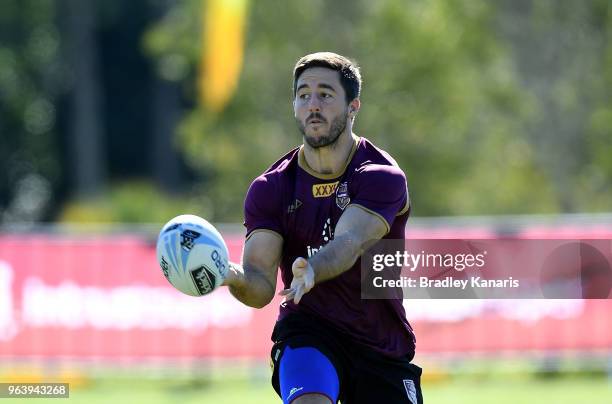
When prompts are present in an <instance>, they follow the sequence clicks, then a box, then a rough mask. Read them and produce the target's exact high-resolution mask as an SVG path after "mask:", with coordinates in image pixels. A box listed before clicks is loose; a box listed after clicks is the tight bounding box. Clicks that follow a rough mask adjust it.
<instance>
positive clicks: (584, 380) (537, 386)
mask: <svg viewBox="0 0 612 404" xmlns="http://www.w3.org/2000/svg"><path fill="white" fill-rule="evenodd" d="M240 373H243V372H240ZM264 376H265V375H264V374H263V373H261V372H260V373H257V374H256V375H251V376H245V375H244V374H240V375H239V376H235V375H234V376H232V375H225V376H222V375H214V376H212V377H208V378H206V377H204V378H202V379H197V378H193V377H189V378H176V379H173V380H166V379H164V378H160V377H142V376H138V377H130V376H126V375H120V376H119V377H112V376H110V375H107V376H104V377H97V378H93V379H89V380H88V381H87V382H86V383H84V384H81V385H80V386H73V387H71V393H70V398H69V399H67V400H66V401H64V400H65V399H37V400H36V402H37V403H44V402H52V403H58V402H70V403H83V404H85V403H87V404H97V403H100V404H101V403H105V404H106V403H112V404H121V403H143V404H162V403H181V404H190V403H193V404H195V403H222V404H234V403H235V404H238V403H241V404H242V403H252V404H264V403H279V402H280V401H279V400H278V398H277V397H276V395H275V393H274V392H273V390H272V387H271V386H270V385H269V384H268V382H267V380H265V379H264ZM423 388H424V397H425V402H426V403H428V404H441V403H453V404H460V403H466V404H467V403H470V404H480V403H482V404H485V403H486V404H491V403H494V404H506V403H507V404H516V403H538V404H542V403H551V404H564V403H567V404H576V403H589V404H610V403H612V381H610V380H608V379H607V378H606V377H605V375H590V376H587V375H579V376H576V375H574V376H569V375H565V376H557V377H554V378H549V379H542V378H539V377H535V376H533V375H528V374H522V375H520V374H519V375H505V376H504V375H503V374H496V375H480V376H474V375H471V376H467V375H466V376H454V377H451V378H449V379H447V380H444V381H437V382H431V381H430V382H426V383H425V384H424V386H423ZM24 401H28V400H24V399H3V400H2V403H12V402H15V403H23V402H24ZM373 404H379V403H373Z"/></svg>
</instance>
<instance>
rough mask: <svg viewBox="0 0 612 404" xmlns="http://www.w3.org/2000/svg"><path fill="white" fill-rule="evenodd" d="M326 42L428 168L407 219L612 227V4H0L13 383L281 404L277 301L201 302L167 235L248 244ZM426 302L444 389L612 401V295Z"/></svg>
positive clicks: (432, 369)
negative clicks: (187, 216)
mask: <svg viewBox="0 0 612 404" xmlns="http://www.w3.org/2000/svg"><path fill="white" fill-rule="evenodd" d="M320 50H330V51H334V52H337V53H340V54H343V55H346V56H349V57H351V58H353V59H355V60H356V61H357V62H358V63H359V65H360V66H361V69H362V75H363V78H364V84H363V94H362V109H361V112H360V114H359V116H358V118H357V121H356V127H355V132H356V133H357V134H359V135H361V136H366V137H368V138H369V139H371V140H373V141H374V142H375V143H377V144H378V145H379V146H381V147H383V148H385V149H386V150H388V151H389V152H390V153H391V154H392V155H393V156H394V157H395V158H396V160H397V161H398V163H399V164H400V166H401V167H402V168H403V169H404V171H405V172H406V174H407V177H408V182H409V186H410V191H411V198H412V202H413V218H412V219H411V220H410V221H409V225H408V227H407V234H408V236H409V237H415V238H416V237H421V238H434V237H442V238H443V237H447V238H468V237H472V238H476V237H485V238H495V237H515V238H568V239H580V238H600V239H612V91H611V89H612V4H611V3H610V2H609V1H608V0H584V1H580V0H567V1H561V2H559V1H552V0H541V1H535V0H495V1H485V0H470V1H453V0H429V1H425V0H379V1H366V0H352V1H348V0H338V1H322V0H312V1H309V2H307V3H304V2H297V1H278V0H276V1H273V0H259V1H250V0H174V1H170V0H132V1H129V2H127V1H120V0H105V1H95V0H2V1H1V2H0V290H1V291H2V293H1V294H0V357H2V363H3V365H2V366H1V367H0V379H2V380H7V381H24V380H25V381H50V380H68V381H70V382H71V385H72V387H73V390H72V392H71V400H72V401H75V402H77V401H79V402H80V401H82V402H107V401H108V400H109V399H116V400H120V401H130V402H148V403H157V402H168V401H172V400H176V399H177V397H179V398H180V399H182V400H183V401H185V402H196V401H197V402H211V403H212V402H224V403H238V402H253V403H263V402H275V396H274V393H273V391H272V388H271V387H270V386H269V383H268V378H269V370H268V368H267V363H268V359H267V355H268V352H269V348H270V342H269V333H270V331H271V327H272V324H273V322H274V318H275V315H276V306H277V303H278V302H275V304H272V305H270V306H268V307H267V308H266V309H264V310H260V311H255V310H251V309H248V308H246V307H244V306H241V305H240V304H238V303H236V302H235V301H234V300H233V299H232V298H231V296H229V295H228V294H227V293H226V291H225V290H219V291H217V292H215V294H213V295H210V296H207V297H204V298H201V299H193V298H188V297H186V296H181V295H179V294H178V292H175V291H174V290H172V289H171V288H170V287H169V286H168V285H167V284H166V281H165V280H164V279H163V276H162V275H161V271H160V270H159V269H158V268H157V263H156V262H155V257H154V242H155V238H156V236H157V231H158V230H159V228H160V226H161V224H163V223H164V222H166V221H167V220H169V219H170V218H171V217H174V216H176V215H178V214H181V213H187V212H189V213H194V214H197V215H200V216H202V217H204V218H206V219H208V220H210V221H211V222H213V223H215V224H217V225H218V226H219V228H220V229H221V230H222V233H223V234H224V236H225V237H226V239H227V240H228V244H229V246H230V250H231V255H232V258H233V259H234V260H239V258H240V251H241V246H242V237H243V233H244V231H243V229H242V227H241V223H242V218H243V216H242V204H243V201H244V195H245V192H246V189H247V187H248V185H249V184H250V182H251V181H252V179H253V178H255V177H256V176H257V175H258V174H259V173H261V172H262V171H263V170H265V169H266V168H267V167H268V166H269V165H270V164H271V163H272V162H274V161H275V160H276V159H277V158H278V157H279V156H281V155H282V154H284V153H285V152H286V151H287V150H289V149H290V148H292V147H295V146H297V145H298V144H300V143H301V137H300V135H299V132H298V130H297V128H296V125H295V123H294V120H293V115H292V113H293V112H292V106H291V99H292V94H291V80H292V76H291V72H292V67H293V65H294V63H295V61H296V60H297V59H298V58H299V57H301V56H303V55H304V54H307V53H311V52H315V51H320ZM607 253H608V255H609V254H610V251H608V252H607ZM406 308H407V311H408V317H409V319H410V320H411V322H412V323H413V325H414V327H415V329H416V333H417V337H418V346H417V349H418V352H419V353H418V354H417V358H416V360H415V361H416V362H417V363H419V364H421V365H422V366H423V367H425V369H426V373H425V375H424V389H425V398H426V399H427V401H428V402H430V403H432V402H433V403H446V402H455V403H457V402H470V403H473V402H483V403H487V402H491V401H492V400H496V402H499V403H502V402H525V403H528V402H529V403H530V402H550V403H564V402H567V403H569V402H572V403H574V402H576V401H579V402H590V403H604V402H605V403H608V402H612V304H610V301H608V300H598V301H594V300H589V301H580V300H573V301H572V300H569V301H564V300H550V301H544V300H541V301H460V302H456V301H453V302H451V301H443V300H440V301H424V300H421V301H407V302H406ZM478 400H481V401H478ZM504 400H508V401H504Z"/></svg>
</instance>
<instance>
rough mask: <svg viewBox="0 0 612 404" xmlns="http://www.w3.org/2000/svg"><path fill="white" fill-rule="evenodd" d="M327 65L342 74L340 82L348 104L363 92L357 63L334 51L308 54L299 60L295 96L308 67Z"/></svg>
mask: <svg viewBox="0 0 612 404" xmlns="http://www.w3.org/2000/svg"><path fill="white" fill-rule="evenodd" d="M311 67H326V68H328V69H332V70H335V71H337V72H338V73H339V74H340V84H342V88H344V93H345V94H346V102H347V104H348V103H349V102H351V101H353V100H354V99H355V98H358V97H359V95H360V94H361V73H360V72H359V66H357V63H355V62H353V61H351V60H349V59H347V58H345V57H344V56H341V55H338V54H336V53H332V52H317V53H311V54H310V55H306V56H304V57H302V58H301V59H300V60H298V61H297V63H296V64H295V67H294V68H293V96H294V97H295V93H296V90H297V81H298V79H299V78H300V76H301V75H302V73H304V71H305V70H306V69H310V68H311Z"/></svg>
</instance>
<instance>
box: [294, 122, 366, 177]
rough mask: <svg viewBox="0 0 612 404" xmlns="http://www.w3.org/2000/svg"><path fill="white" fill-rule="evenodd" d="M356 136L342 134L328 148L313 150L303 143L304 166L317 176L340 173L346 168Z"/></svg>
mask: <svg viewBox="0 0 612 404" xmlns="http://www.w3.org/2000/svg"><path fill="white" fill-rule="evenodd" d="M356 142H357V136H355V134H353V133H351V132H348V131H347V132H344V133H342V134H341V135H340V136H339V137H338V140H337V141H336V142H334V143H333V144H331V145H329V146H324V147H319V148H313V147H311V146H309V145H308V143H304V158H305V159H306V164H308V166H309V167H310V168H311V169H312V170H313V171H315V172H317V173H319V174H325V175H329V174H336V173H340V172H341V171H342V170H343V169H344V167H345V166H346V161H347V160H348V158H349V155H350V154H351V151H352V149H353V145H354V144H355V143H356Z"/></svg>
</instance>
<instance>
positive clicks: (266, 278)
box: [225, 52, 423, 404]
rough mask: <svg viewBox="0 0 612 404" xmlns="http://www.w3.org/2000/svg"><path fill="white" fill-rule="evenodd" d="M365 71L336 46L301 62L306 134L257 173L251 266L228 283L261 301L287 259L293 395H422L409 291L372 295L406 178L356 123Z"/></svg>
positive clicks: (283, 311) (301, 118)
mask: <svg viewBox="0 0 612 404" xmlns="http://www.w3.org/2000/svg"><path fill="white" fill-rule="evenodd" d="M360 92H361V75H360V71H359V68H358V66H357V65H356V64H355V63H353V62H352V61H350V60H349V59H347V58H345V57H343V56H340V55H337V54H334V53H330V52H319V53H314V54H310V55H307V56H304V57H303V58H301V59H300V60H298V62H297V63H296V65H295V68H294V71H293V95H294V98H293V109H294V114H295V119H296V122H297V125H298V127H299V130H300V131H301V133H302V136H303V144H302V145H301V146H300V147H298V148H295V149H293V150H291V151H290V152H289V153H287V154H286V155H284V156H283V157H281V158H280V159H279V160H278V161H277V162H276V163H274V164H273V165H272V166H271V167H270V168H269V169H267V170H266V171H265V172H264V173H263V174H261V175H260V176H259V177H257V178H256V179H255V180H254V181H253V182H252V184H251V186H250V188H249V190H248V193H247V196H246V200H245V210H244V214H245V226H246V229H247V234H246V241H245V246H244V251H243V257H242V266H240V265H237V264H232V265H231V270H230V273H229V275H228V276H227V279H226V280H225V284H226V285H227V286H229V289H230V291H231V293H232V294H233V295H234V296H235V297H236V298H237V299H238V300H240V301H241V302H243V303H245V304H247V305H249V306H252V307H257V308H260V307H263V306H265V305H267V304H268V303H270V301H271V300H272V298H273V297H274V293H275V290H276V279H277V271H278V268H279V266H280V269H281V278H282V281H283V283H284V290H282V291H281V292H280V294H281V295H284V296H285V300H284V302H283V303H282V304H281V307H280V314H279V317H278V320H277V322H276V325H275V327H274V330H273V333H272V340H273V342H274V345H273V347H272V352H271V356H272V361H273V364H274V371H273V376H272V384H273V386H274V388H275V390H276V392H277V393H278V394H279V396H280V397H281V398H282V400H283V402H284V403H294V404H305V403H318V404H319V403H320V404H327V403H336V402H338V401H340V402H342V403H343V404H355V403H386V404H387V403H412V404H417V403H422V401H423V398H422V394H421V388H420V375H421V369H420V368H419V367H418V366H416V365H414V364H412V363H411V361H412V359H413V357H414V350H415V338H414V334H413V332H412V328H411V327H410V325H409V323H408V321H407V320H406V315H405V312H404V308H403V306H402V300H401V297H398V298H395V299H387V300H366V299H362V298H361V272H360V259H359V257H360V255H361V254H362V252H363V250H364V246H365V244H366V243H367V242H370V241H372V240H377V239H381V238H388V239H404V228H405V225H406V220H407V219H408V215H409V211H410V200H409V197H408V189H407V185H406V178H405V175H404V173H403V171H402V170H401V169H400V168H399V167H398V165H397V163H396V162H395V160H393V158H391V157H390V156H389V154H388V153H386V152H385V151H383V150H381V149H379V148H377V147H376V146H374V145H373V144H372V143H371V142H370V141H368V140H367V139H365V138H363V137H358V136H357V135H355V134H354V133H353V130H352V128H353V123H354V120H355V116H356V114H357V113H358V111H359V108H360V106H361V103H360V98H359V97H360Z"/></svg>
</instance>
